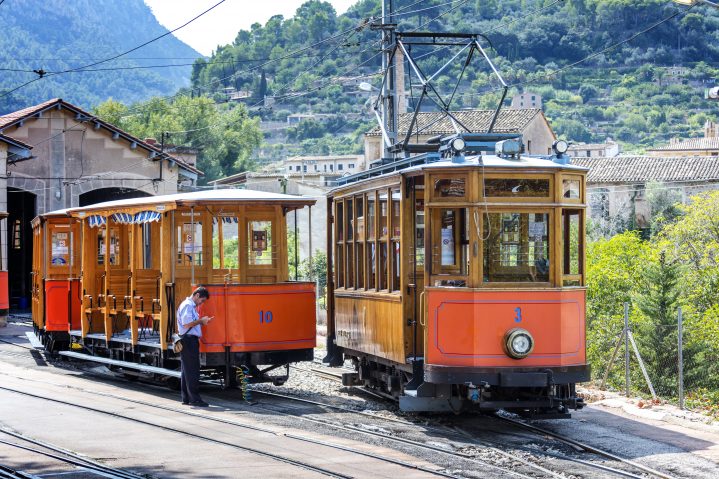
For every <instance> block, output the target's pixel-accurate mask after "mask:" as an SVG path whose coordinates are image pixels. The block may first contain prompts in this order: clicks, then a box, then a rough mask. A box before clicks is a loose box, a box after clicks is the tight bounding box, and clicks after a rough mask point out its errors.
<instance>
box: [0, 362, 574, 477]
mask: <svg viewBox="0 0 719 479" xmlns="http://www.w3.org/2000/svg"><path fill="white" fill-rule="evenodd" d="M0 374H2V375H6V376H11V377H13V378H16V379H21V380H25V381H30V382H36V381H34V380H30V379H25V378H20V377H17V376H12V375H7V374H4V373H0ZM37 382H39V381H37ZM42 384H48V383H47V382H44V383H42ZM50 384H52V385H55V386H59V387H64V388H69V389H74V390H78V391H81V392H83V393H88V394H93V395H96V396H103V397H109V398H113V399H118V400H121V401H127V402H130V403H132V404H136V405H137V404H140V405H143V406H148V407H152V408H155V409H162V410H166V411H172V412H175V413H179V414H184V415H188V416H193V417H198V418H202V419H207V420H211V421H215V422H220V423H224V424H229V425H233V426H238V427H242V428H247V429H253V430H257V431H262V432H268V433H271V434H275V435H276V434H277V432H276V431H273V430H271V429H267V428H263V427H260V426H250V425H246V424H242V423H239V422H237V421H232V420H229V419H224V418H218V417H216V416H212V415H209V414H203V413H198V412H194V411H188V410H185V409H178V408H173V407H168V406H160V405H156V404H152V403H148V402H145V401H139V400H136V399H131V398H127V397H123V396H120V395H116V394H109V393H102V392H97V391H91V390H88V389H85V388H78V387H75V386H69V385H65V384H54V383H50ZM2 389H5V388H4V387H2V386H0V390H2ZM258 392H260V391H253V393H258ZM263 394H266V395H268V396H273V397H277V398H282V399H291V400H293V401H295V402H299V403H303V404H309V405H313V406H321V407H329V408H330V409H335V410H339V411H342V412H347V413H354V414H360V415H362V416H365V417H371V418H372V419H375V420H377V419H379V420H390V421H392V422H396V423H401V424H404V425H411V426H414V425H415V424H414V423H412V422H409V421H404V420H401V419H394V418H385V417H382V416H377V415H374V414H368V413H365V414H362V413H363V411H354V410H352V409H349V408H342V407H339V406H335V405H330V404H325V403H320V402H317V401H310V400H305V399H302V398H296V397H291V396H285V395H281V394H275V393H263ZM253 407H256V408H259V409H263V410H265V411H268V412H272V413H274V414H280V415H284V416H291V417H293V418H298V419H300V420H303V421H306V422H312V423H314V424H322V425H325V426H328V427H331V428H332V429H335V430H337V429H341V430H343V431H346V432H350V433H354V434H356V433H361V434H365V435H370V436H374V437H377V438H381V439H385V440H390V441H392V442H396V443H402V444H404V445H407V446H412V447H415V448H419V449H425V450H430V451H433V452H435V453H442V454H445V455H449V456H451V457H453V458H457V459H462V460H466V461H469V462H471V463H472V464H474V465H475V466H476V465H480V466H482V467H483V468H485V469H493V470H496V471H498V472H501V473H503V474H506V475H508V476H512V477H519V478H522V479H530V478H532V477H533V476H528V475H525V474H521V473H518V472H515V471H513V470H511V469H508V468H504V467H500V466H497V465H494V464H491V463H488V462H486V461H482V460H478V459H475V458H473V457H472V456H471V455H469V454H463V453H460V452H452V451H448V450H446V449H443V448H441V447H437V446H432V445H427V444H423V443H420V442H417V441H412V440H409V439H403V438H400V437H395V436H392V435H389V434H384V433H381V432H377V431H369V430H367V429H364V428H361V427H357V426H353V425H343V424H338V423H334V422H331V421H325V420H320V419H316V418H308V417H305V416H304V415H302V414H293V413H290V412H287V411H286V410H281V409H275V408H273V407H266V406H258V405H254V406H253ZM88 409H89V410H93V409H92V408H88ZM232 410H233V411H237V412H244V410H243V409H237V408H234V409H232ZM282 436H284V437H289V438H292V439H297V440H302V441H306V442H309V443H314V444H318V445H323V446H327V447H333V448H336V449H341V450H345V451H350V452H353V453H358V454H361V455H366V456H368V457H372V458H375V459H379V460H382V461H386V462H391V463H394V464H398V465H401V466H404V467H408V468H410V469H415V470H421V471H423V472H427V473H429V474H432V475H435V476H439V477H450V478H458V479H459V478H461V476H457V475H453V474H450V473H445V472H442V471H437V470H433V469H428V468H424V467H421V466H417V465H414V464H409V463H405V462H404V461H397V460H395V459H392V458H386V457H384V456H379V455H374V454H367V453H364V452H359V451H356V450H349V449H347V448H346V447H345V446H341V445H337V444H333V443H328V442H324V441H317V440H314V439H310V438H306V437H304V436H299V435H294V434H285V433H283V434H282ZM520 462H521V461H520ZM550 476H551V474H550ZM555 477H557V476H556V475H555ZM559 477H563V476H559Z"/></svg>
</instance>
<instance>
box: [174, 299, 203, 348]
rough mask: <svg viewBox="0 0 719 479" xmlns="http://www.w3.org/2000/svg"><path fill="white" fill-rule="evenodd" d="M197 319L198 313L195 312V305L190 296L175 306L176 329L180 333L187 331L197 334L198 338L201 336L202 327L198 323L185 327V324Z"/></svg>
mask: <svg viewBox="0 0 719 479" xmlns="http://www.w3.org/2000/svg"><path fill="white" fill-rule="evenodd" d="M198 319H200V315H199V314H198V313H197V305H196V304H195V302H194V301H193V300H192V297H191V296H188V297H187V298H185V300H184V301H183V302H182V303H181V304H180V307H179V308H177V331H178V332H179V333H180V334H181V335H182V334H185V333H187V334H189V335H192V336H197V337H198V338H199V337H201V336H202V329H201V328H200V325H199V324H196V325H194V326H193V327H191V328H189V329H188V328H186V327H185V326H186V325H187V324H190V323H191V322H193V321H197V320H198Z"/></svg>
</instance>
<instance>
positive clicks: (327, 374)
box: [0, 339, 673, 479]
mask: <svg viewBox="0 0 719 479" xmlns="http://www.w3.org/2000/svg"><path fill="white" fill-rule="evenodd" d="M0 341H3V340H1V339H0ZM4 342H8V341H4ZM8 343H9V344H12V345H14V346H18V347H21V348H24V349H31V350H35V349H34V348H27V347H25V346H22V345H19V344H16V343H11V342H8ZM6 353H7V352H6ZM292 367H293V369H297V370H302V371H305V372H310V373H314V374H317V375H319V376H321V377H326V378H328V379H331V380H337V379H338V378H337V377H336V376H334V374H332V373H331V372H325V371H321V370H318V369H317V368H311V369H305V368H301V367H297V366H292ZM0 374H2V373H0ZM13 377H15V376H13ZM18 379H25V378H18ZM28 381H32V380H28ZM213 384H214V383H213ZM58 386H62V387H68V388H72V389H77V390H81V391H84V392H88V393H91V394H97V395H102V396H107V397H113V398H116V399H120V400H129V399H127V398H122V397H121V396H116V395H112V394H106V393H98V392H95V391H89V390H85V389H83V388H77V387H72V386H67V385H58ZM357 389H358V390H359V391H361V392H368V393H371V391H369V390H366V389H364V388H357ZM253 393H254V394H262V395H266V396H271V397H278V398H281V399H288V400H291V401H295V402H301V403H305V404H311V405H315V406H319V407H326V408H331V409H335V410H339V411H343V412H349V413H352V414H359V415H363V416H366V417H370V418H372V419H377V420H387V421H392V422H396V423H401V424H405V425H412V426H414V425H416V424H415V423H413V422H410V421H405V420H402V419H396V418H392V417H384V416H379V415H376V414H372V413H368V412H366V411H357V410H354V409H350V408H346V407H342V406H337V405H334V404H328V403H322V402H319V401H313V400H310V399H305V398H299V397H295V396H291V395H286V394H280V393H273V392H268V391H259V390H253ZM371 394H372V395H373V396H376V397H378V398H380V399H383V400H386V399H387V398H385V397H384V396H381V395H379V394H375V393H371ZM138 403H139V404H145V405H148V406H151V407H158V408H162V409H167V410H170V411H175V412H181V413H185V414H188V413H187V411H180V410H177V409H174V408H169V407H163V406H155V405H151V404H150V403H144V402H138ZM265 409H267V408H265ZM271 410H272V411H273V412H278V413H281V414H284V415H290V416H293V417H299V418H300V419H302V420H306V421H312V422H316V423H321V424H324V425H328V426H330V427H335V428H338V427H339V428H343V429H349V430H351V431H353V432H360V433H365V434H372V435H375V436H379V437H383V438H385V439H390V440H394V441H399V442H405V441H410V442H409V443H410V444H412V445H415V446H418V447H425V448H430V449H433V450H435V451H437V452H442V453H445V454H453V455H456V456H459V457H462V458H464V459H469V460H474V459H473V457H472V455H469V454H462V453H453V452H451V451H446V450H443V449H441V448H434V447H432V446H428V445H425V444H422V443H419V442H416V441H411V440H404V439H402V438H397V437H393V436H387V435H382V434H381V433H376V432H372V431H366V430H363V429H361V428H357V427H355V426H348V425H341V424H335V423H331V422H326V421H321V420H318V419H313V418H306V417H302V416H297V415H295V414H292V413H287V412H285V411H277V410H275V409H271ZM236 411H238V410H236ZM188 415H192V416H196V417H201V418H202V417H205V416H204V415H198V414H188ZM496 417H497V418H498V419H502V420H509V419H507V418H502V417H499V416H496ZM207 418H208V419H212V420H215V419H217V418H212V417H211V416H210V417H207ZM510 421H511V420H510ZM518 423H519V424H522V425H524V426H529V425H527V424H525V423H522V422H521V421H518ZM236 425H238V426H241V425H240V424H236ZM244 427H250V428H251V427H252V426H244ZM435 427H437V426H435ZM532 427H534V426H532ZM544 432H545V433H547V434H548V435H554V433H551V432H549V431H544ZM460 433H461V434H464V435H468V433H466V432H463V431H461V430H460ZM295 439H298V440H301V439H300V438H298V437H296V438H295ZM557 439H559V438H557ZM564 439H566V440H564V442H566V443H567V444H570V445H572V446H573V447H575V448H576V449H577V450H587V449H586V448H584V447H582V446H580V445H579V444H578V443H577V444H571V443H570V442H569V441H572V440H571V439H568V438H564ZM559 440H561V439H559ZM472 443H473V444H474V445H478V446H480V447H487V448H488V449H492V450H499V451H501V450H500V449H497V448H494V447H492V446H487V445H484V444H481V443H478V442H477V441H475V440H473V441H472ZM324 445H326V446H328V447H332V445H331V444H324ZM587 447H590V446H587ZM520 449H523V450H526V451H527V452H530V453H537V451H534V450H531V449H528V448H521V447H520ZM353 452H354V451H353ZM501 452H504V451H501ZM591 452H593V451H591ZM539 454H541V455H544V456H549V457H554V458H557V459H563V460H567V461H570V462H575V463H578V464H582V465H585V466H587V467H593V468H596V469H600V470H603V471H605V472H610V473H614V474H617V475H620V476H624V477H629V478H632V479H641V478H640V476H637V475H634V474H631V473H628V472H625V471H621V470H619V469H615V468H612V467H609V466H604V465H601V464H595V463H592V462H589V461H584V460H581V459H577V458H573V457H571V456H565V455H559V454H554V453H549V452H546V451H540V452H539ZM597 454H599V453H597ZM607 454H610V455H611V453H607ZM503 455H506V454H503ZM600 455H601V454H600ZM509 457H510V458H511V459H513V460H515V461H517V462H519V463H521V464H524V465H525V466H527V467H531V468H535V469H538V470H540V471H542V472H543V473H545V474H550V475H554V474H555V473H552V472H551V471H548V470H547V469H545V468H543V467H542V466H539V465H537V464H533V463H531V462H529V461H525V460H523V459H520V458H518V457H516V456H511V455H509ZM605 457H606V456H605ZM610 458H611V459H614V460H617V461H619V462H623V463H627V461H628V460H622V458H620V457H619V456H613V455H612V457H610ZM378 459H380V460H381V458H378ZM628 462H629V463H631V465H633V466H634V467H639V468H640V469H642V468H643V467H644V466H641V465H640V464H636V463H632V461H628ZM410 466H411V467H414V465H410ZM495 467H497V466H495ZM430 471H431V472H432V473H434V474H438V472H437V471H432V470H428V471H426V472H430ZM647 472H648V471H647ZM442 474H443V473H439V475H442ZM652 474H655V475H658V477H660V478H662V479H673V478H671V476H666V475H661V473H658V471H655V472H653V473H652ZM448 477H455V476H448Z"/></svg>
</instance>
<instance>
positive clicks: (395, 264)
mask: <svg viewBox="0 0 719 479" xmlns="http://www.w3.org/2000/svg"><path fill="white" fill-rule="evenodd" d="M399 249H400V248H399V241H392V291H399V284H400V277H401V276H400V270H401V262H400V255H399Z"/></svg>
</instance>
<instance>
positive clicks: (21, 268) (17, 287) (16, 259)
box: [6, 188, 37, 309]
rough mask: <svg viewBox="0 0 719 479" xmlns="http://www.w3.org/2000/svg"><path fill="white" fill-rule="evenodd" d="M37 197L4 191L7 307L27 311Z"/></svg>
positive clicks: (15, 190) (22, 191) (10, 190)
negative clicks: (8, 304)
mask: <svg viewBox="0 0 719 479" xmlns="http://www.w3.org/2000/svg"><path fill="white" fill-rule="evenodd" d="M36 201H37V197H36V196H35V195H34V194H33V193H30V192H28V191H24V190H20V189H17V188H8V189H7V206H8V219H7V241H6V244H7V266H8V277H9V278H11V280H10V281H9V283H10V284H9V287H10V291H9V293H10V307H11V308H18V309H26V308H29V307H30V288H31V277H30V272H31V271H32V225H31V222H32V219H33V218H34V217H35V214H36V213H35V212H36V209H35V208H36Z"/></svg>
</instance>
